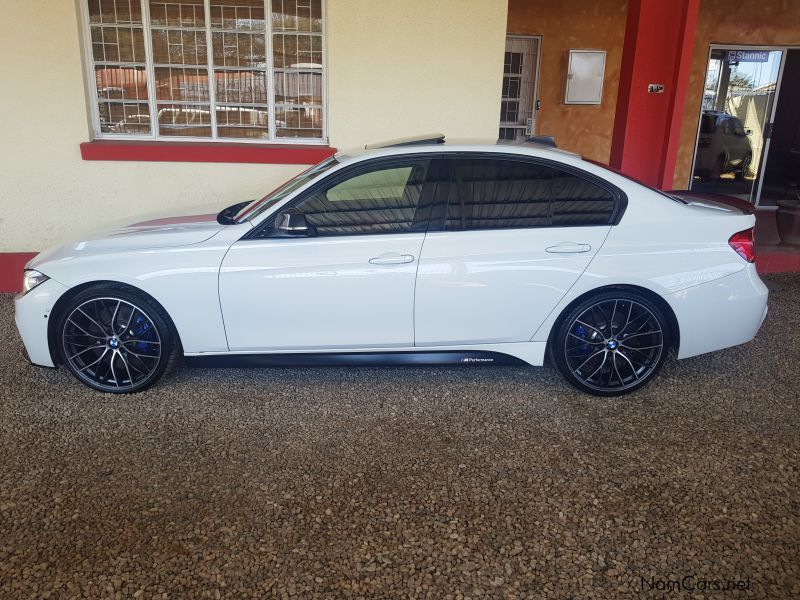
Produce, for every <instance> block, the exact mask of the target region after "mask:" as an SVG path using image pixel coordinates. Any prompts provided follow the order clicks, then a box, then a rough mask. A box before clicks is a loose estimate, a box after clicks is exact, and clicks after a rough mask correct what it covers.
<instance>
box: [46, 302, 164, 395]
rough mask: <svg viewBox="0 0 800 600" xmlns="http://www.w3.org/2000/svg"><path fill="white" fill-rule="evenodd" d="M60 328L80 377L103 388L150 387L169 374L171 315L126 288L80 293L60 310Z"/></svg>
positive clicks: (62, 344)
mask: <svg viewBox="0 0 800 600" xmlns="http://www.w3.org/2000/svg"><path fill="white" fill-rule="evenodd" d="M56 331H57V335H58V350H59V353H60V355H61V360H62V362H63V364H64V365H66V367H67V368H68V369H69V370H70V372H71V373H72V374H73V375H74V376H75V377H76V378H77V379H78V380H79V381H81V382H83V383H85V384H86V385H88V386H89V387H92V388H94V389H96V390H100V391H103V392H112V393H132V392H139V391H142V390H144V389H146V388H148V387H150V386H151V385H153V384H154V383H155V382H156V381H158V379H159V378H160V377H161V376H162V374H163V373H164V371H165V369H166V368H167V366H168V365H169V363H170V359H171V357H172V354H173V349H174V336H173V334H172V331H171V329H170V326H169V324H168V320H167V318H166V315H164V314H162V310H161V309H160V308H159V307H158V306H157V305H156V304H155V303H153V302H152V301H150V300H149V299H147V298H145V297H144V296H142V295H140V294H136V293H134V292H131V291H128V290H126V289H119V288H111V287H97V288H89V289H87V290H84V291H82V292H80V293H79V294H77V295H76V296H75V297H74V298H72V299H71V301H70V302H69V304H68V305H67V306H65V307H64V310H63V311H61V312H60V318H59V321H58V325H57V329H56Z"/></svg>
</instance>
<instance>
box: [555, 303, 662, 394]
mask: <svg viewBox="0 0 800 600" xmlns="http://www.w3.org/2000/svg"><path fill="white" fill-rule="evenodd" d="M669 347H670V332H669V321H668V320H667V318H666V316H665V315H664V312H663V311H662V310H661V309H660V308H659V307H658V306H657V305H656V304H654V303H653V302H651V301H650V300H648V299H647V298H645V297H643V296H640V295H639V294H636V293H632V292H628V291H624V290H619V291H610V292H604V293H602V294H599V295H597V296H594V297H591V298H588V299H586V300H584V301H583V302H581V303H580V304H578V305H577V306H575V307H574V308H573V309H571V310H570V311H569V313H568V314H566V315H564V318H563V319H561V321H560V325H559V326H558V329H557V331H556V335H555V338H554V346H553V356H554V359H555V363H556V365H557V366H558V369H559V370H560V371H561V373H562V374H563V375H564V377H565V378H566V379H567V381H568V382H569V383H571V384H572V385H573V386H575V387H576V388H578V389H580V390H582V391H584V392H588V393H590V394H593V395H596V396H617V395H620V394H626V393H628V392H632V391H633V390H636V389H638V388H640V387H642V386H643V385H645V384H646V383H648V382H649V381H650V380H651V379H652V378H653V376H654V375H655V374H656V373H657V372H658V370H659V369H660V368H661V365H662V364H663V362H664V360H665V358H666V356H667V352H668V350H669Z"/></svg>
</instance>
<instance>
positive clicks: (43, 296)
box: [14, 279, 68, 367]
mask: <svg viewBox="0 0 800 600" xmlns="http://www.w3.org/2000/svg"><path fill="white" fill-rule="evenodd" d="M67 289H68V288H67V287H66V286H64V285H61V284H60V283H58V282H57V281H53V280H52V279H48V280H47V281H45V282H44V283H43V284H41V285H40V286H38V287H36V288H35V289H33V290H31V291H30V292H28V293H27V294H25V295H24V296H23V295H21V294H20V295H17V296H15V298H14V311H15V315H14V317H15V321H16V323H17V329H18V330H19V335H20V337H21V338H22V343H23V344H24V345H25V350H24V352H25V355H26V357H27V358H28V360H29V361H30V362H31V363H33V364H35V365H39V366H42V367H54V366H55V364H54V363H53V358H52V357H51V356H50V345H49V343H48V339H47V324H48V322H49V320H50V313H51V312H52V310H53V306H54V305H55V303H56V301H57V300H58V299H59V298H60V297H61V295H62V294H63V293H64V292H66V291H67Z"/></svg>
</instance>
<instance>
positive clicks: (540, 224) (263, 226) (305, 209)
mask: <svg viewBox="0 0 800 600" xmlns="http://www.w3.org/2000/svg"><path fill="white" fill-rule="evenodd" d="M754 222H755V219H754V217H753V215H752V214H749V213H748V212H746V211H742V210H739V209H737V208H734V207H730V206H727V205H725V204H720V203H717V202H714V201H703V200H698V199H697V198H693V197H691V198H690V197H687V196H684V197H679V196H675V195H668V194H664V193H661V192H659V191H656V190H653V189H650V188H648V187H645V186H643V185H641V184H639V183H636V182H634V181H632V180H630V179H628V178H626V177H624V176H622V175H620V174H617V173H615V172H612V171H609V170H607V169H605V168H603V167H600V166H598V165H595V164H592V163H590V162H586V161H584V160H581V158H580V157H578V156H575V155H572V154H569V153H565V152H561V151H558V150H554V149H549V148H546V147H540V146H536V145H532V144H518V145H498V144H474V143H463V144H457V143H456V144H454V143H451V142H448V143H445V142H444V139H443V137H442V136H434V137H432V138H426V139H418V140H416V141H408V140H404V141H399V142H396V143H387V144H382V145H377V146H368V147H366V148H365V149H363V150H360V151H358V152H354V153H349V154H337V155H336V156H334V157H331V158H329V159H327V160H325V161H323V162H321V163H320V164H318V165H316V166H314V167H312V168H310V169H308V170H307V171H305V172H304V173H302V174H300V175H298V176H297V177H295V178H294V179H292V180H290V181H289V182H287V183H286V184H285V185H284V186H282V187H280V188H279V189H277V190H275V191H274V192H272V193H271V194H269V195H268V196H266V197H264V198H263V199H261V200H257V201H251V202H243V203H240V204H236V205H234V206H231V207H229V208H227V209H225V210H223V211H222V212H220V213H219V214H211V215H194V216H188V217H174V218H168V219H157V220H151V221H145V222H139V223H135V224H131V225H128V226H125V227H122V228H116V229H112V230H109V231H106V232H103V233H99V234H96V235H93V236H89V237H86V238H84V239H81V240H79V241H76V242H73V243H69V244H66V245H63V246H59V247H57V248H54V249H51V250H49V251H47V252H43V253H42V254H40V255H38V256H37V257H36V258H34V259H33V260H32V261H31V262H30V263H29V264H28V265H27V267H26V270H25V278H24V284H23V291H22V293H21V294H20V295H18V296H17V298H16V321H17V326H18V328H19V331H20V334H21V336H22V340H23V342H24V344H25V348H26V350H27V355H28V357H29V359H30V361H31V362H33V363H34V364H37V365H43V366H48V367H54V366H58V365H63V366H64V367H66V368H67V369H69V371H70V372H72V374H73V375H74V376H75V377H77V378H78V379H79V380H80V381H82V382H83V383H85V384H86V385H89V386H91V387H93V388H95V389H97V390H101V391H104V392H136V391H140V390H143V389H145V388H147V387H149V386H151V385H152V384H153V383H155V382H156V381H157V380H158V379H159V377H161V375H162V374H163V373H164V371H165V369H166V368H167V367H168V366H169V365H170V363H171V362H172V361H173V360H174V359H175V358H179V357H186V358H187V360H195V361H200V362H209V361H212V359H214V360H217V361H222V362H226V363H237V362H238V363H244V364H274V365H286V364H326V363H333V364H346V363H357V364H365V363H378V364H386V363H398V362H401V363H412V364H432V363H460V364H465V365H487V364H523V365H542V364H544V363H545V361H546V360H547V361H551V363H552V364H553V365H554V366H556V367H557V368H558V369H559V370H560V372H561V373H562V374H563V375H564V377H565V378H566V380H567V381H568V382H569V383H571V384H572V385H574V386H575V387H577V388H578V389H580V390H583V391H585V392H588V393H590V394H596V395H602V396H611V395H617V394H622V393H626V392H630V391H632V390H635V389H637V388H639V387H641V386H642V385H644V384H646V383H647V382H648V381H650V380H651V379H653V377H654V375H655V374H656V373H657V371H658V370H659V367H660V366H661V365H662V363H663V362H664V360H665V359H666V357H667V356H668V355H669V353H670V352H674V353H675V354H676V355H677V358H679V359H681V358H686V357H690V356H695V355H698V354H702V353H704V352H711V351H714V350H719V349H721V348H726V347H729V346H734V345H736V344H741V343H744V342H747V341H749V340H750V339H752V338H753V336H754V335H755V334H756V332H757V331H758V328H759V327H760V325H761V323H762V322H763V320H764V317H765V315H766V310H767V289H766V288H765V286H764V284H763V283H762V282H761V280H760V279H759V277H758V275H757V274H756V269H755V265H754V262H753V261H754V247H753V226H754Z"/></svg>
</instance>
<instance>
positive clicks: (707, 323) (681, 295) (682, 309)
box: [666, 264, 769, 358]
mask: <svg viewBox="0 0 800 600" xmlns="http://www.w3.org/2000/svg"><path fill="white" fill-rule="evenodd" d="M768 294H769V291H768V290H767V286H765V285H764V283H763V282H762V281H761V279H760V278H759V277H758V274H757V273H756V267H755V265H752V264H750V265H747V267H746V268H745V269H743V270H741V271H739V272H737V273H734V274H733V275H728V276H727V277H721V278H720V279H715V280H714V281H710V282H708V283H704V284H701V285H696V286H693V287H690V288H687V289H685V290H681V291H680V292H676V293H674V294H670V295H669V296H666V299H667V300H668V302H669V303H670V305H671V306H672V310H673V311H674V312H675V316H676V318H677V319H678V326H679V328H680V349H679V351H678V358H689V357H690V356H697V355H698V354H705V353H706V352H713V351H715V350H722V349H723V348H730V347H731V346H737V345H739V344H744V343H745V342H749V341H750V340H752V339H753V338H754V337H755V335H756V333H758V330H759V328H760V327H761V324H762V323H763V322H764V319H765V318H766V316H767V296H768Z"/></svg>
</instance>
